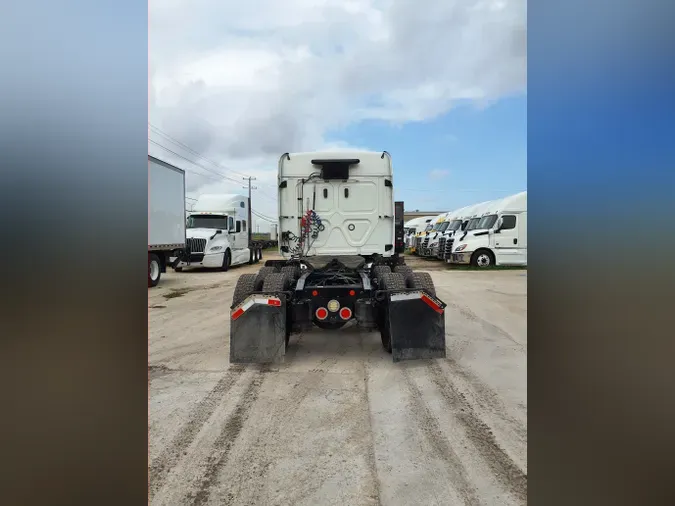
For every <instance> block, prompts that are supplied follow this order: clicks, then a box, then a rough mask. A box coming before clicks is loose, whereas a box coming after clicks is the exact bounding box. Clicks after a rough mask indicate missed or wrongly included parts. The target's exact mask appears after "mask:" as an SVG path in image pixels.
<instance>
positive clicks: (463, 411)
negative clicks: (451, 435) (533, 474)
mask: <svg viewBox="0 0 675 506" xmlns="http://www.w3.org/2000/svg"><path fill="white" fill-rule="evenodd" d="M429 372H430V373H431V377H432V380H433V382H434V383H435V384H436V386H437V387H438V389H439V391H440V392H441V394H442V395H443V398H444V399H445V401H446V403H447V404H448V407H449V408H450V409H451V411H452V413H453V415H454V417H455V418H456V419H457V420H458V421H459V422H460V423H461V424H462V427H464V430H465V432H466V435H467V437H468V438H469V440H470V441H471V442H472V443H473V445H474V446H475V448H476V450H478V452H479V454H480V455H481V457H482V458H483V460H484V461H485V463H486V464H487V465H488V467H489V469H490V471H492V473H493V475H494V476H495V478H497V480H498V481H499V482H500V483H501V484H502V485H503V486H504V487H505V488H506V489H507V490H508V491H509V493H510V494H512V495H513V496H514V497H516V498H517V499H518V500H519V501H521V502H522V503H523V504H526V503H527V474H526V473H524V472H523V471H521V469H520V468H519V467H518V466H517V465H516V464H515V462H513V460H512V459H511V457H509V456H508V455H507V454H506V452H505V451H504V450H503V449H502V448H501V447H500V446H499V444H498V443H497V440H496V439H495V436H494V434H493V433H492V430H491V429H490V427H489V426H488V425H487V424H486V423H485V422H483V421H482V420H481V419H480V418H479V417H478V416H477V415H476V413H475V412H474V410H473V408H472V407H471V405H470V404H469V402H468V401H467V400H466V398H465V397H464V394H462V393H461V392H458V391H457V390H456V389H455V388H454V387H453V385H452V383H451V382H450V381H449V380H448V378H447V377H446V376H445V374H443V370H442V369H441V368H440V366H439V365H438V364H437V363H435V362H434V363H432V364H431V365H430V367H429Z"/></svg>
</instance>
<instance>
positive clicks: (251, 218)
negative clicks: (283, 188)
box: [242, 177, 258, 246]
mask: <svg viewBox="0 0 675 506" xmlns="http://www.w3.org/2000/svg"><path fill="white" fill-rule="evenodd" d="M242 179H243V180H244V181H248V186H242V188H244V189H245V188H248V244H249V246H250V245H251V239H252V237H251V234H252V233H253V216H252V213H251V190H257V189H258V187H257V186H251V181H255V178H254V177H244V178H242Z"/></svg>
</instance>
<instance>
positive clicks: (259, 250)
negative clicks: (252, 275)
mask: <svg viewBox="0 0 675 506" xmlns="http://www.w3.org/2000/svg"><path fill="white" fill-rule="evenodd" d="M262 252H263V248H262V246H260V248H258V262H260V260H262V259H263V256H262Z"/></svg>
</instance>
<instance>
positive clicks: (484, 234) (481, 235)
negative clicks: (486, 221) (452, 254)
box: [452, 228, 490, 251]
mask: <svg viewBox="0 0 675 506" xmlns="http://www.w3.org/2000/svg"><path fill="white" fill-rule="evenodd" d="M476 234H478V236H477V237H476ZM489 234H490V232H489V231H488V230H485V229H480V228H478V229H474V230H471V231H469V232H468V233H467V234H466V237H464V238H463V239H462V236H464V232H462V233H461V234H460V235H457V236H455V242H454V243H453V245H452V250H453V251H456V250H457V248H458V247H459V246H460V245H462V244H467V247H466V248H465V251H473V249H474V248H473V247H472V246H476V245H477V244H478V245H480V244H481V243H482V241H483V240H484V239H485V238H488V237H489ZM472 243H475V244H473V245H472Z"/></svg>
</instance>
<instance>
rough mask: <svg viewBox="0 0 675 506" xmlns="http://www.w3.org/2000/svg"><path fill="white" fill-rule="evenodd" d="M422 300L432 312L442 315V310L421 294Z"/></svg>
mask: <svg viewBox="0 0 675 506" xmlns="http://www.w3.org/2000/svg"><path fill="white" fill-rule="evenodd" d="M422 300H423V301H424V302H425V303H426V304H427V305H428V306H429V307H430V308H431V309H433V310H434V311H436V312H437V313H438V314H443V310H442V309H441V306H439V305H438V304H436V303H435V302H434V301H433V300H431V299H430V298H429V297H427V296H426V295H424V294H422Z"/></svg>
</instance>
